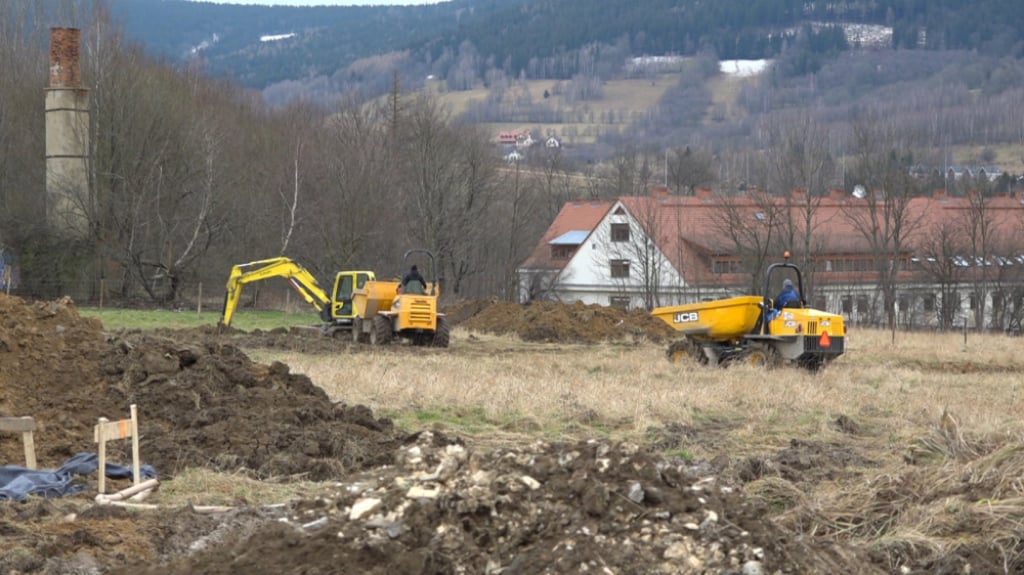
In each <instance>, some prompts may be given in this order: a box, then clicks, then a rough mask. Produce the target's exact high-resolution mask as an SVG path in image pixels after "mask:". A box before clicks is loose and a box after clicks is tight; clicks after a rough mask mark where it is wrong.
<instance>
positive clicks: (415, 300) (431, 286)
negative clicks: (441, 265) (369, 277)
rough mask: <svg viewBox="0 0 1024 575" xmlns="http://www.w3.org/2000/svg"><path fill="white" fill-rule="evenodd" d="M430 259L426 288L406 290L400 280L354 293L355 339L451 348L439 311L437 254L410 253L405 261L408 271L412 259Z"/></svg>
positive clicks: (412, 284)
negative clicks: (404, 340) (424, 257)
mask: <svg viewBox="0 0 1024 575" xmlns="http://www.w3.org/2000/svg"><path fill="white" fill-rule="evenodd" d="M415 254H423V255H424V256H426V257H428V258H429V259H430V268H431V277H430V280H429V281H427V282H426V285H423V284H420V282H418V281H415V282H409V284H407V285H406V286H405V288H404V289H403V287H402V283H401V282H398V281H381V280H375V281H368V282H366V283H365V284H363V285H362V286H361V287H359V288H357V289H356V290H355V291H354V292H353V293H352V304H353V306H354V308H355V310H356V316H355V317H354V318H353V319H352V340H353V341H354V342H357V343H359V342H369V343H370V344H372V345H385V344H388V343H391V342H392V341H394V340H395V339H397V338H404V339H408V340H410V341H412V343H413V344H414V345H430V346H434V347H448V343H449V340H450V328H449V326H448V321H447V320H446V319H445V317H444V314H442V313H439V312H438V310H437V300H438V297H439V296H440V287H439V285H438V281H437V269H436V266H435V264H434V255H433V254H432V253H431V252H429V251H427V250H409V251H408V252H406V253H405V256H404V257H403V258H402V269H406V264H407V263H408V262H409V258H410V256H413V255H415Z"/></svg>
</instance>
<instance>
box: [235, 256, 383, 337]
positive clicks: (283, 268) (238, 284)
mask: <svg viewBox="0 0 1024 575" xmlns="http://www.w3.org/2000/svg"><path fill="white" fill-rule="evenodd" d="M272 277H283V278H285V279H286V280H288V283H289V284H290V285H291V286H292V287H293V288H295V291H297V292H299V295H301V296H302V299H304V300H306V301H307V302H309V303H310V304H311V305H312V306H313V307H314V308H316V310H317V312H318V313H319V315H320V320H321V321H322V324H321V332H322V333H323V334H324V335H334V334H335V333H336V332H338V331H350V330H351V329H352V322H353V319H354V318H355V317H357V315H358V314H357V311H356V307H355V304H354V302H353V300H352V295H353V293H354V292H355V291H356V290H358V289H361V288H362V287H363V286H364V285H365V284H366V283H367V282H372V281H374V280H376V279H377V278H376V275H375V274H374V273H373V272H372V271H366V270H358V271H340V272H338V273H337V274H336V275H335V276H334V287H333V289H332V290H331V293H330V295H328V294H327V292H325V291H324V290H323V288H321V287H320V284H319V283H318V282H317V281H316V277H315V276H314V275H313V274H312V273H311V272H310V271H309V270H307V269H306V268H304V267H302V266H301V265H299V264H298V263H297V262H295V261H293V260H291V259H289V258H286V257H278V258H270V259H265V260H257V261H253V262H249V263H245V264H238V265H236V266H234V267H232V268H231V274H230V275H229V276H228V284H227V292H226V293H225V294H224V311H223V313H222V314H221V318H220V322H219V325H222V326H225V327H226V326H230V325H231V319H232V318H233V317H234V315H235V309H237V308H238V302H239V300H240V299H241V297H242V287H243V286H244V285H245V284H248V283H252V282H255V281H260V280H264V279H267V278H272Z"/></svg>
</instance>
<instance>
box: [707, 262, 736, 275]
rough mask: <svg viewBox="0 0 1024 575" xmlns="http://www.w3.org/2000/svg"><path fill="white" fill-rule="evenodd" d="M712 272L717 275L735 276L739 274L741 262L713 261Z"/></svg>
mask: <svg viewBox="0 0 1024 575" xmlns="http://www.w3.org/2000/svg"><path fill="white" fill-rule="evenodd" d="M711 271H712V273H716V274H734V273H739V272H740V271H741V270H740V262H739V260H713V261H712V262H711Z"/></svg>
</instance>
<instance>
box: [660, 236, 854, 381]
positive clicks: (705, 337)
mask: <svg viewBox="0 0 1024 575" xmlns="http://www.w3.org/2000/svg"><path fill="white" fill-rule="evenodd" d="M787 257H788V255H787ZM786 270H789V271H790V272H791V274H792V275H795V276H796V280H797V282H798V284H799V291H798V293H799V294H800V295H801V299H800V300H799V301H797V302H795V303H794V304H790V305H789V306H787V307H782V308H781V309H777V308H776V307H775V305H774V304H775V302H774V301H773V300H772V298H771V297H770V296H769V295H768V294H769V293H771V292H770V291H769V290H770V288H771V286H772V279H773V278H775V279H777V278H778V277H780V276H781V275H783V274H784V273H785V272H786ZM803 290H804V283H803V276H802V275H801V273H800V268H799V267H797V266H796V265H794V264H791V263H788V262H787V263H776V264H772V265H770V266H768V271H767V272H766V273H765V283H764V295H760V296H757V295H745V296H739V297H732V298H725V299H720V300H715V301H709V302H702V303H694V304H685V305H676V306H664V307H659V308H655V309H654V310H652V311H651V315H653V316H654V317H657V318H659V319H661V320H663V321H664V322H665V323H667V324H668V325H670V326H672V327H673V328H675V329H676V330H677V331H679V332H680V334H681V335H682V336H683V338H682V339H680V340H677V341H676V342H674V343H672V344H671V345H670V346H669V348H668V359H669V361H671V362H673V363H677V362H680V361H683V360H684V359H687V358H690V359H692V360H696V361H697V362H699V363H701V364H711V365H723V366H725V365H730V364H734V363H747V364H750V365H756V366H764V367H767V368H773V367H776V366H779V365H781V364H783V363H793V364H796V365H799V366H800V367H804V368H806V369H809V370H812V371H816V370H818V369H820V368H822V367H824V366H825V365H827V364H828V363H829V362H831V361H832V360H834V359H835V358H837V357H839V356H840V355H842V353H843V350H844V340H845V336H846V328H845V326H844V324H843V316H841V315H837V314H832V313H827V312H824V311H819V310H816V309H811V308H809V307H807V305H806V300H805V299H803V297H804V291H803Z"/></svg>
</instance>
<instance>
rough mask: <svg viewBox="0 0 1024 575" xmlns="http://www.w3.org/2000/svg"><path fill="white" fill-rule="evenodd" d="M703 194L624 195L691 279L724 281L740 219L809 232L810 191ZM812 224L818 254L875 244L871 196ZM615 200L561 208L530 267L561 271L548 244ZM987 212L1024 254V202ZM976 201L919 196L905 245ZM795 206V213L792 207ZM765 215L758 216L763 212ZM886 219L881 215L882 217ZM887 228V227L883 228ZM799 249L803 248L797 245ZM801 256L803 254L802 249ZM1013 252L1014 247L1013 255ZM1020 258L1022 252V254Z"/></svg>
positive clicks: (923, 242)
mask: <svg viewBox="0 0 1024 575" xmlns="http://www.w3.org/2000/svg"><path fill="white" fill-rule="evenodd" d="M702 192H703V193H701V194H698V195H697V196H668V195H667V194H664V193H657V191H656V192H655V193H654V194H652V195H651V196H641V197H638V196H630V197H622V198H619V200H620V201H622V203H623V205H624V206H625V207H626V209H627V210H629V212H630V213H631V214H632V216H633V217H634V218H635V219H636V220H637V221H638V222H639V223H640V225H642V226H644V228H645V229H646V231H647V233H648V235H649V236H651V237H652V239H654V241H655V243H656V244H657V245H658V246H659V248H660V249H661V250H662V252H663V253H664V254H665V256H666V257H668V258H669V260H670V261H671V262H672V264H673V266H675V267H676V269H678V270H685V275H686V276H687V281H688V282H691V283H694V282H696V283H708V282H709V281H718V280H720V279H721V278H715V277H714V276H713V275H712V274H711V269H710V258H711V257H713V256H716V255H721V256H729V255H735V253H736V251H737V250H736V241H735V240H734V239H733V238H732V237H730V230H735V229H737V228H738V227H739V226H737V225H734V224H733V222H743V221H745V222H753V221H754V220H755V219H758V218H759V217H764V218H767V219H771V218H772V216H773V213H774V214H775V217H776V221H781V220H788V221H793V222H794V224H793V225H794V227H795V228H797V229H795V230H794V231H795V233H794V236H795V237H797V238H800V237H802V236H803V229H802V228H803V225H804V224H803V221H804V218H803V215H804V213H805V211H806V209H805V206H806V203H804V202H805V201H806V196H804V195H803V194H794V196H792V197H790V198H784V197H773V196H765V195H758V194H756V193H752V194H746V195H740V196H730V197H722V196H715V195H713V194H711V193H709V192H708V191H706V190H702ZM812 201H813V202H814V204H813V210H812V218H811V223H810V227H811V230H812V236H813V241H814V242H815V246H816V253H815V254H814V255H842V254H868V253H871V251H872V250H871V245H870V243H869V241H868V239H867V238H866V237H865V234H864V233H863V232H862V230H863V229H864V228H865V226H867V225H869V224H870V217H869V210H868V206H869V203H868V200H866V199H862V198H855V197H852V196H849V195H846V194H845V193H843V192H841V191H838V192H835V193H832V194H830V195H829V196H827V197H821V198H814V199H813V200H812ZM613 203H614V202H611V201H603V202H569V203H567V204H566V205H565V206H564V207H563V208H562V211H561V212H559V214H558V216H557V217H556V218H555V220H554V222H552V224H551V227H550V228H548V231H547V233H546V234H545V235H544V237H543V238H542V239H541V241H540V242H539V243H538V245H537V247H536V248H535V249H534V252H533V254H532V255H531V256H530V257H529V258H528V259H527V260H526V262H524V263H523V267H528V268H552V269H559V268H561V267H563V266H564V265H565V263H566V262H567V260H560V261H552V260H551V250H550V247H549V246H548V243H547V242H548V241H549V240H550V239H552V238H554V237H557V236H558V235H561V234H563V233H565V232H567V231H569V230H593V228H594V227H595V226H596V225H597V224H598V223H599V222H600V221H601V219H602V217H603V216H604V215H605V214H606V213H607V210H608V209H609V207H610V206H611V205H612V204H613ZM985 206H986V217H987V219H988V220H989V221H990V222H991V230H992V238H993V240H992V241H991V242H992V243H991V245H1000V242H1002V244H1004V245H1006V248H1004V249H1006V250H1010V251H1012V250H1017V251H1018V252H1020V253H1024V243H1022V242H1024V201H1022V200H1021V199H1019V198H1010V197H997V198H990V199H988V200H986V204H985ZM970 209H971V201H970V200H969V199H967V198H953V197H948V196H945V194H942V193H937V194H935V196H934V197H917V198H913V199H911V200H910V201H909V203H908V204H907V206H906V213H907V217H906V218H905V219H904V220H905V221H907V222H910V224H908V225H906V226H905V229H904V230H903V232H902V233H903V234H904V236H905V238H904V241H903V245H904V246H905V250H906V252H908V253H910V252H917V253H925V252H927V251H928V245H929V241H930V239H931V238H933V237H935V235H936V230H937V229H938V228H939V227H941V226H951V225H954V226H955V225H960V226H963V225H965V224H966V222H967V221H969V217H968V214H969V211H970ZM787 210H789V211H790V212H791V217H790V218H787V217H786V216H785V212H786V211H787ZM759 212H760V213H761V214H762V216H758V213H759ZM883 220H884V217H883V216H882V215H881V214H879V221H880V222H881V221H883ZM883 228H884V225H883ZM789 249H790V250H792V251H794V252H795V251H796V250H798V249H799V246H798V245H797V246H790V247H789ZM794 255H795V254H794ZM1008 255H1009V252H1008ZM1014 255H1016V254H1014Z"/></svg>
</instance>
